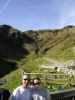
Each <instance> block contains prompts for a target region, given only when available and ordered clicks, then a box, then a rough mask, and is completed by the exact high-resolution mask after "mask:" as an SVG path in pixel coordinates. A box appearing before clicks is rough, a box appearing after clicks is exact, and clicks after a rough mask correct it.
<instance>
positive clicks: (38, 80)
mask: <svg viewBox="0 0 75 100" xmlns="http://www.w3.org/2000/svg"><path fill="white" fill-rule="evenodd" d="M40 83H41V81H40V78H34V79H33V85H34V86H35V85H40Z"/></svg>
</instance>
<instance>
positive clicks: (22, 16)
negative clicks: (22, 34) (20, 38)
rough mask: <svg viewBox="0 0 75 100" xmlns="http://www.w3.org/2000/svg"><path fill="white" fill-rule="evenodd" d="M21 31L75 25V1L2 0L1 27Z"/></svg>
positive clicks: (0, 4)
mask: <svg viewBox="0 0 75 100" xmlns="http://www.w3.org/2000/svg"><path fill="white" fill-rule="evenodd" d="M2 24H7V25H11V26H13V27H15V28H17V29H19V30H22V31H25V30H38V29H58V28H62V27H64V26H66V25H75V0H0V25H2Z"/></svg>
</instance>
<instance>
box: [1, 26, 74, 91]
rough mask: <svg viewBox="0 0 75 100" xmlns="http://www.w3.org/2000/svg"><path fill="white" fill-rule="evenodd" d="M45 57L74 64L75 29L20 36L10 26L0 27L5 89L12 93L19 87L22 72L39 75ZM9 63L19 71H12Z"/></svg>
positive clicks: (28, 33) (39, 31)
mask: <svg viewBox="0 0 75 100" xmlns="http://www.w3.org/2000/svg"><path fill="white" fill-rule="evenodd" d="M42 57H48V58H50V59H57V60H58V61H59V60H61V61H64V60H72V59H74V60H75V27H74V26H67V27H64V28H62V29H57V30H38V31H33V30H29V31H25V32H21V31H19V30H16V29H14V28H13V27H11V26H8V25H1V26H0V66H5V68H4V67H3V68H4V75H3V76H4V77H3V79H7V84H5V85H3V86H4V87H6V88H9V89H10V88H11V89H13V88H14V87H15V86H16V85H17V84H18V80H20V73H19V71H21V68H22V69H24V70H25V71H27V72H34V71H35V72H36V71H39V69H38V66H39V65H40V63H43V62H45V61H44V60H43V59H41V58H42ZM2 59H3V60H2ZM38 59H41V60H38ZM37 60H38V61H37ZM4 62H6V63H8V66H10V67H11V68H10V67H8V66H7V64H4ZM9 62H11V63H12V62H13V63H15V66H16V68H17V70H15V71H13V70H14V67H13V66H11V64H10V63H9ZM8 68H9V70H8ZM6 69H7V70H8V71H6ZM10 69H11V70H10ZM1 70H3V69H2V67H0V71H1ZM8 73H9V74H8ZM17 76H18V77H17ZM14 78H15V80H14ZM13 80H14V81H13Z"/></svg>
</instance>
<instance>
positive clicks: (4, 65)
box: [0, 59, 17, 78]
mask: <svg viewBox="0 0 75 100" xmlns="http://www.w3.org/2000/svg"><path fill="white" fill-rule="evenodd" d="M16 69H17V67H16V63H13V62H7V61H3V60H1V59H0V78H1V77H3V76H5V75H6V74H8V73H10V72H11V71H14V70H16Z"/></svg>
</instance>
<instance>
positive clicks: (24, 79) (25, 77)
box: [22, 75, 29, 87]
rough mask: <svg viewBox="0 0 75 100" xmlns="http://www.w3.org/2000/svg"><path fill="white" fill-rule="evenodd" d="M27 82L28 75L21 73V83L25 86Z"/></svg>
mask: <svg viewBox="0 0 75 100" xmlns="http://www.w3.org/2000/svg"><path fill="white" fill-rule="evenodd" d="M28 83H29V77H28V75H23V76H22V85H23V87H27V86H28Z"/></svg>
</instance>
